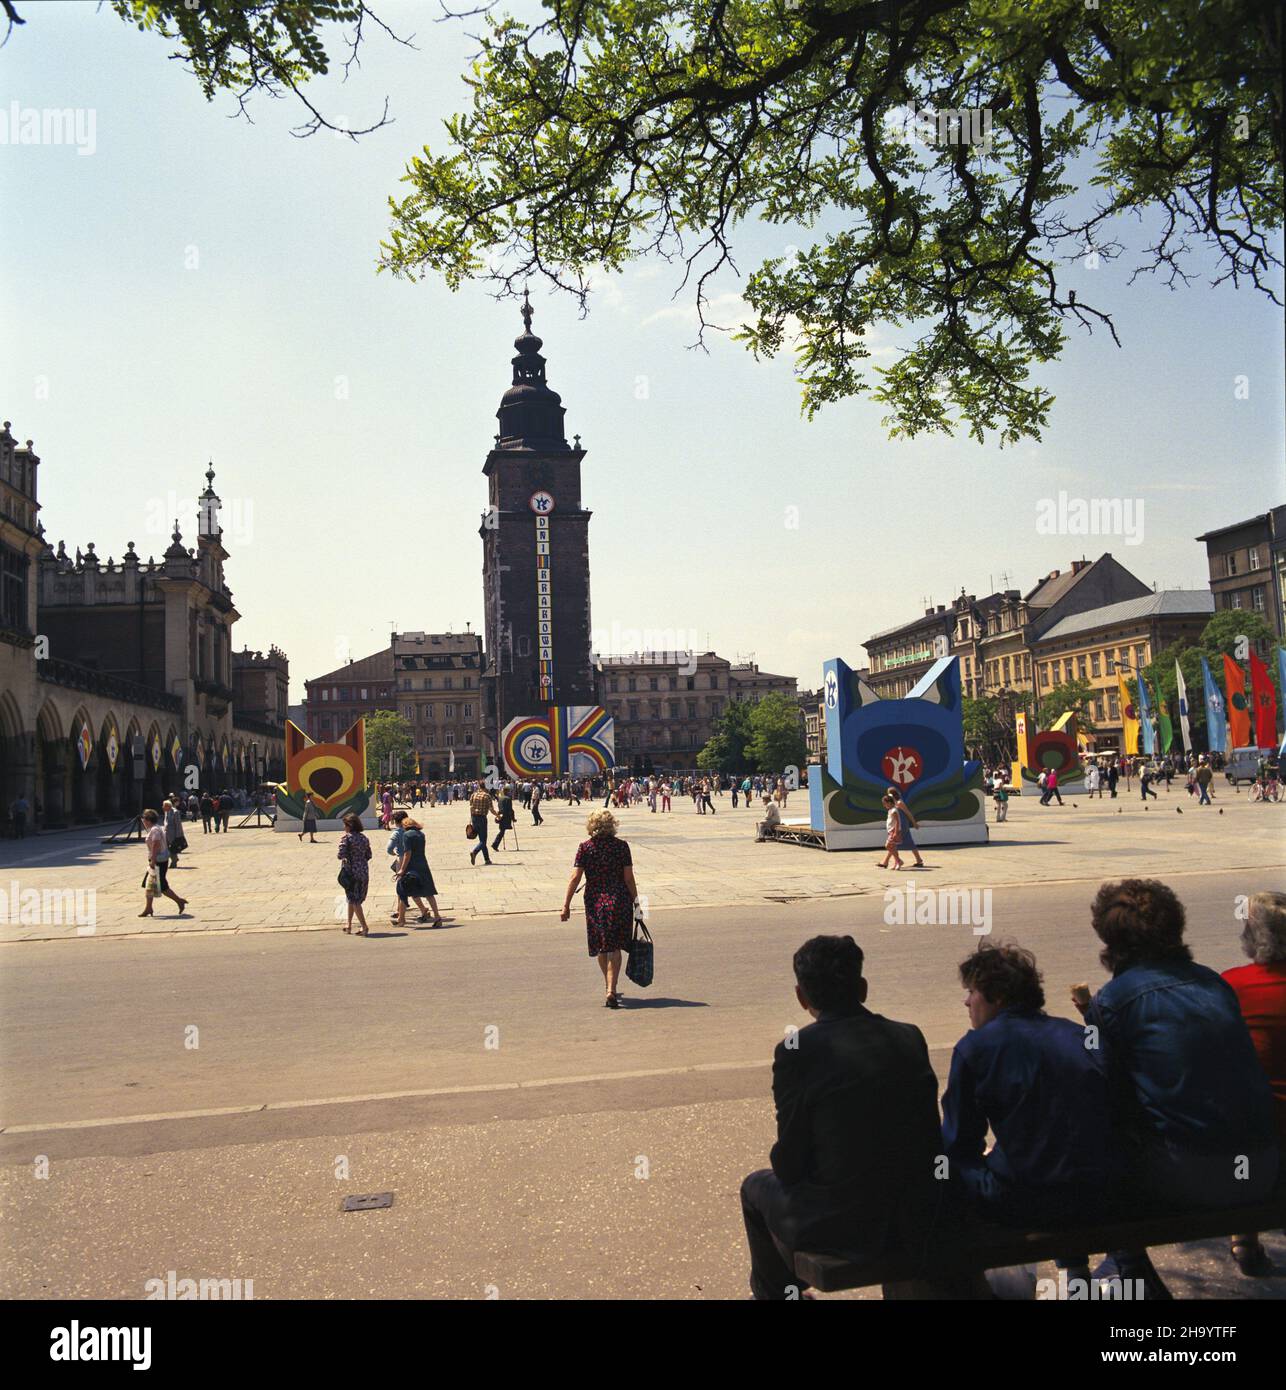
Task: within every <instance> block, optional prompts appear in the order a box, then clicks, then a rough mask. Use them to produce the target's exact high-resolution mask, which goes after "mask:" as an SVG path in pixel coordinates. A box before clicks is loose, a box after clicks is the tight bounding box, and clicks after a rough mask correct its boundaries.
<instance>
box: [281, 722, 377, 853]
mask: <svg viewBox="0 0 1286 1390" xmlns="http://www.w3.org/2000/svg"><path fill="white" fill-rule="evenodd" d="M309 796H311V797H312V799H313V805H314V806H316V807H317V813H318V814H317V823H318V824H319V825H339V824H340V823H342V820H343V818H344V817H345V816H346V815H348V814H349V812H355V813H356V814H357V815H359V816H360V815H361V814H362V812H363V811H365V810H366V808H367V807H368V806H369V805H370V804H371V794H370V792H369V791H367V789H366V720H365V719H359V720H358V721H357V722H356V723H355V724H353V725H352V726H351V727H350V728H349V729H348V730H347V731H346V732H345V734H344V737H343V739H342V740H341V741H340V742H339V743H314V742H313V741H312V739H310V738H309V737H308V735H307V734H306V733H304V731H303V730H302V729H301V728H299V726H298V725H296V724H294V723H293V722H292V721H291V720H289V719H287V720H286V780H285V781H284V782H280V783H278V784H277V826H278V828H279V829H285V828H286V826H285V825H284V824H283V822H286V821H292V820H293V821H300V820H302V819H303V814H304V799H305V797H309Z"/></svg>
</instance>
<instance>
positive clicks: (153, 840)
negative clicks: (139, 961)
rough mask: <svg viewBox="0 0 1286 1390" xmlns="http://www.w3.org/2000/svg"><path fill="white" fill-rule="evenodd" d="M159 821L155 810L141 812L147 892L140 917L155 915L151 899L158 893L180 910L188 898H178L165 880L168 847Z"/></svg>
mask: <svg viewBox="0 0 1286 1390" xmlns="http://www.w3.org/2000/svg"><path fill="white" fill-rule="evenodd" d="M160 821H161V818H160V816H158V815H157V814H156V812H155V811H151V810H148V811H144V812H143V837H144V838H143V842H144V844H146V846H147V875H146V877H145V878H144V879H143V887H144V890H145V891H146V894H147V903H146V905H145V906H144V908H143V911H142V912H140V913H139V914H138V915H139V916H140V917H152V916H154V915H155V914H154V913H153V911H152V899H153V898H155V897H156V895H157V894H158V893H159V894H161V896H162V897H166V898H172V899H173V900H174V901H175V902H176V903H178V905H179V911H180V912H182V911H183V909H184V908H186V907H187V905H188V900H187V899H186V898H180V897H179V895H178V894H177V893H176V892H175V891H174V889H173V888H171V887H170V885H169V884H168V883H167V882H166V881H165V875H166V873H167V872H168V871H169V867H170V847H169V844H168V842H167V841H166V838H165V827H164V826H163V825H161V823H160Z"/></svg>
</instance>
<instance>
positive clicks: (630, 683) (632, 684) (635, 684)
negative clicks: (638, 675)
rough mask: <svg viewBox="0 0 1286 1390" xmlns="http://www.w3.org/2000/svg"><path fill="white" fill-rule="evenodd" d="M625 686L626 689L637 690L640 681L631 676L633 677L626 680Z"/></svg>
mask: <svg viewBox="0 0 1286 1390" xmlns="http://www.w3.org/2000/svg"><path fill="white" fill-rule="evenodd" d="M625 688H626V690H629V691H634V690H637V689H638V681H636V680H635V679H634V677H633V676H631V677H630V678H629V679H628V680H627V681H626V682H625Z"/></svg>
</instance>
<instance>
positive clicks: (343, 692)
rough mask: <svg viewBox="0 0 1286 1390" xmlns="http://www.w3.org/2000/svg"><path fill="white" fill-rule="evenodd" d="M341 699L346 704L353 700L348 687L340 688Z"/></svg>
mask: <svg viewBox="0 0 1286 1390" xmlns="http://www.w3.org/2000/svg"><path fill="white" fill-rule="evenodd" d="M339 698H340V699H341V700H343V701H344V703H345V704H347V703H348V701H349V700H350V699H351V698H352V696H351V694H350V692H349V688H348V686H346V685H341V686H340V687H339Z"/></svg>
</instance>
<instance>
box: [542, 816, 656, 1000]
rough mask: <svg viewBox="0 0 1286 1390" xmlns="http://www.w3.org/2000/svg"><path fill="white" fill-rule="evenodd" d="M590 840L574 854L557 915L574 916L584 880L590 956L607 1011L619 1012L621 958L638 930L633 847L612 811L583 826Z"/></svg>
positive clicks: (563, 916) (562, 918) (592, 818)
mask: <svg viewBox="0 0 1286 1390" xmlns="http://www.w3.org/2000/svg"><path fill="white" fill-rule="evenodd" d="M585 829H586V830H588V831H589V839H588V840H584V841H582V843H581V845H580V848H579V849H578V850H577V851H576V863H575V869H574V870H573V872H572V876H571V879H570V881H569V882H568V884H567V897H566V899H565V900H564V902H563V910H562V912H561V913H560V914H559V915H560V918H561V920H562V921H564V922H565V921H567V919H568V918H569V917H570V916H571V914H572V897H573V895H574V894H575V892H576V889H577V888H578V887H579V886H580V881H581V877H582V875H583V876H584V878H585V928H586V932H587V934H588V937H589V953H590V955H591V956H594V957H595V958H596V959H597V961H598V968H599V969H600V970H601V971H602V972H603V983H604V984H605V985H606V987H607V998H606V999H604V1001H603V1005H604V1007H605V1008H608V1009H616V1008H619V1007H620V1001H621V996H620V995H619V994H618V993H617V992H616V982H617V980H618V979H619V978H620V974H621V952H622V951H623V950H624V949H625V948H626V947H627V946H628V945H629V940H630V936H631V934H632V932H633V930H634V904H635V902H636V901H637V900H638V895H639V890H638V885H637V884H636V883H635V882H634V861H633V860H632V859H631V857H630V847H629V845H628V844H627V843H626V842H625V841H624V840H619V839H617V837H616V817H615V816H614V815H613V814H612V813H611V812H610V811H608V810H601V811H595V812H594V813H593V815H591V816H590V818H589V820H588V821H586V822H585Z"/></svg>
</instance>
